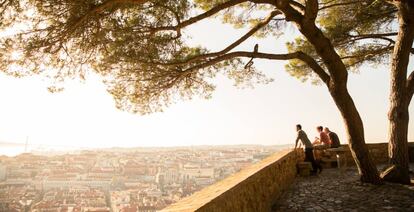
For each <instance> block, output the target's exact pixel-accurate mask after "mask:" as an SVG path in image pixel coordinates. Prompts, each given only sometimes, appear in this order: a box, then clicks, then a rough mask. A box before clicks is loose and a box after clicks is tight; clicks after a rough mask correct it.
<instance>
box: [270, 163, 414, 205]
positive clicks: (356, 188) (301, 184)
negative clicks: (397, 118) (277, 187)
mask: <svg viewBox="0 0 414 212" xmlns="http://www.w3.org/2000/svg"><path fill="white" fill-rule="evenodd" d="M411 170H414V164H411ZM413 178H414V176H413V175H412V179H413ZM273 211H414V185H398V184H391V183H385V184H384V185H381V186H374V185H370V184H363V183H361V182H359V181H358V174H357V170H356V169H355V168H349V169H348V170H347V171H345V172H343V173H340V172H339V171H338V169H324V170H323V172H322V173H321V174H320V175H319V176H310V177H299V178H297V179H296V182H295V183H294V184H293V185H292V187H291V188H290V190H288V191H287V192H285V194H284V195H283V196H282V197H281V198H280V199H279V200H278V202H277V203H276V204H275V205H274V206H273Z"/></svg>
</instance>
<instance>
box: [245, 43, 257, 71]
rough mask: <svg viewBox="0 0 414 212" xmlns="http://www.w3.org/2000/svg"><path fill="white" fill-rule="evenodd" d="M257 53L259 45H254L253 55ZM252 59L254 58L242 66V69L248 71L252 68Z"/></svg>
mask: <svg viewBox="0 0 414 212" xmlns="http://www.w3.org/2000/svg"><path fill="white" fill-rule="evenodd" d="M258 51H259V44H257V43H256V45H254V49H253V53H257V52H258ZM253 58H254V56H253V55H252V57H251V58H250V60H249V62H247V63H246V65H245V66H244V69H250V68H251V67H252V65H253Z"/></svg>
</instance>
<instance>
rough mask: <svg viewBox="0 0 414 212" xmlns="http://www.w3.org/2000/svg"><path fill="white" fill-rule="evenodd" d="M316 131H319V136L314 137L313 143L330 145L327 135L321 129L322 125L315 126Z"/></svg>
mask: <svg viewBox="0 0 414 212" xmlns="http://www.w3.org/2000/svg"><path fill="white" fill-rule="evenodd" d="M316 131H318V133H319V138H318V137H315V141H314V142H313V144H314V145H323V146H324V147H329V146H330V141H329V137H328V135H327V134H326V133H325V132H324V131H323V127H322V126H318V127H316Z"/></svg>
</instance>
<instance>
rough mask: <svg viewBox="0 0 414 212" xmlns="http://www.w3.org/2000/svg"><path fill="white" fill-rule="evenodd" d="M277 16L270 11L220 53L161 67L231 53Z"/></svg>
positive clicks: (198, 56) (274, 12)
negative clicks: (263, 18) (264, 17)
mask: <svg viewBox="0 0 414 212" xmlns="http://www.w3.org/2000/svg"><path fill="white" fill-rule="evenodd" d="M279 14H281V12H279V11H272V12H271V13H270V15H269V16H268V17H267V18H266V19H265V20H263V21H262V22H260V23H258V24H256V25H255V26H254V27H253V28H252V29H250V30H249V31H248V32H247V33H246V34H244V35H243V36H242V37H240V38H239V39H238V40H236V41H235V42H233V43H232V44H230V45H229V46H227V47H226V48H224V49H223V50H221V51H218V52H213V53H207V54H203V55H197V56H194V57H191V58H188V59H186V60H182V61H178V62H171V63H166V64H163V65H182V64H186V63H190V62H194V61H197V60H202V59H206V58H211V57H217V56H219V55H222V54H225V53H227V52H229V51H231V50H232V49H234V48H235V47H237V46H238V45H240V44H241V43H243V42H244V41H245V40H247V39H248V38H249V37H251V36H252V35H253V34H254V33H256V32H257V31H259V30H260V29H261V28H263V27H264V26H266V25H267V24H268V23H269V22H270V21H271V20H273V17H275V16H277V15H279Z"/></svg>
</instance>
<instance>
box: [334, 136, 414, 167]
mask: <svg viewBox="0 0 414 212" xmlns="http://www.w3.org/2000/svg"><path fill="white" fill-rule="evenodd" d="M342 146H343V147H344V148H346V149H348V151H347V152H346V158H347V161H348V166H352V165H355V161H354V159H353V157H352V155H351V152H350V151H349V147H348V145H342ZM367 146H368V151H369V153H370V156H371V157H372V159H373V160H374V162H375V164H384V163H388V143H370V144H367ZM409 146H414V142H409ZM410 154H413V152H412V151H410ZM413 157H414V155H411V158H413Z"/></svg>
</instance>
